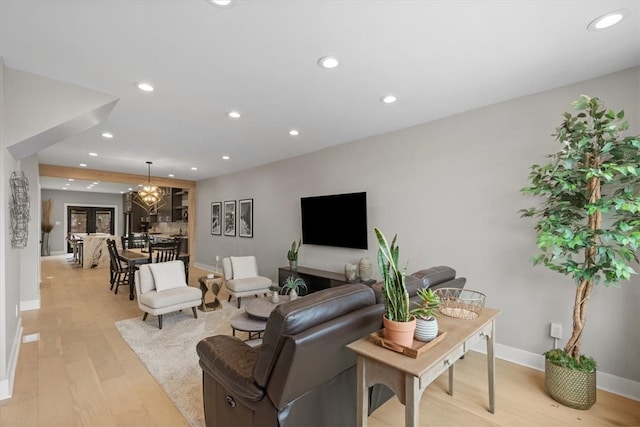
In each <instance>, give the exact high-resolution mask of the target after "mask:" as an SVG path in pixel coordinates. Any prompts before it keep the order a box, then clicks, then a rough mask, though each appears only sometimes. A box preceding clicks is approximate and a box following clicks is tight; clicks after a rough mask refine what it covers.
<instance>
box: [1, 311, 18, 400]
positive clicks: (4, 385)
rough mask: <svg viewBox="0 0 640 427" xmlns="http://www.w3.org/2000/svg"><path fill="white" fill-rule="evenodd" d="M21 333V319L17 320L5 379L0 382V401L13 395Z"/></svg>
mask: <svg viewBox="0 0 640 427" xmlns="http://www.w3.org/2000/svg"><path fill="white" fill-rule="evenodd" d="M22 331H23V327H22V319H21V318H18V327H17V328H16V336H15V337H14V340H13V347H12V348H11V354H10V356H9V365H8V366H7V378H6V379H4V380H0V400H3V399H8V398H10V397H11V395H12V394H13V380H14V379H15V377H16V367H17V366H18V355H19V354H20V343H21V342H22Z"/></svg>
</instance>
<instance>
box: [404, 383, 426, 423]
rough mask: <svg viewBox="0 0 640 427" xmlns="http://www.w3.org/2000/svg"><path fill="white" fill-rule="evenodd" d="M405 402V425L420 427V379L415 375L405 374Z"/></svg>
mask: <svg viewBox="0 0 640 427" xmlns="http://www.w3.org/2000/svg"><path fill="white" fill-rule="evenodd" d="M404 387H405V393H404V394H405V400H406V401H405V404H404V425H405V426H406V427H418V426H419V423H418V412H419V409H420V396H421V395H422V393H420V380H419V378H417V377H414V376H413V375H409V374H404Z"/></svg>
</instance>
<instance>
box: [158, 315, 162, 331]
mask: <svg viewBox="0 0 640 427" xmlns="http://www.w3.org/2000/svg"><path fill="white" fill-rule="evenodd" d="M158 328H159V329H162V314H158Z"/></svg>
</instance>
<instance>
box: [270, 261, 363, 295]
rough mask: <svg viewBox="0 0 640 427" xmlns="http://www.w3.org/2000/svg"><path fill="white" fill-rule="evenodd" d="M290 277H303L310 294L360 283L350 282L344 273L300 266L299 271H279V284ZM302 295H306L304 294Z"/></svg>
mask: <svg viewBox="0 0 640 427" xmlns="http://www.w3.org/2000/svg"><path fill="white" fill-rule="evenodd" d="M289 276H297V277H301V278H302V279H303V280H304V282H305V283H306V285H307V288H308V293H312V292H317V291H320V290H322V289H327V288H333V287H336V286H342V285H345V284H347V283H359V281H358V280H355V281H353V282H349V281H348V280H347V279H346V278H345V277H344V274H342V273H334V272H332V271H324V270H317V269H315V268H307V267H300V266H298V269H297V270H292V269H291V268H289V267H280V268H279V269H278V284H279V285H282V282H284V281H285V280H287V277H289ZM302 295H304V293H302Z"/></svg>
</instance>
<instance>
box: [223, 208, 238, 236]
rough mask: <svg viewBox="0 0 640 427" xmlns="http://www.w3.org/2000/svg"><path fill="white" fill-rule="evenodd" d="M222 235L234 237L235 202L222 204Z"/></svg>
mask: <svg viewBox="0 0 640 427" xmlns="http://www.w3.org/2000/svg"><path fill="white" fill-rule="evenodd" d="M224 235H225V236H235V235H236V201H235V200H229V201H226V202H224Z"/></svg>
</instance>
